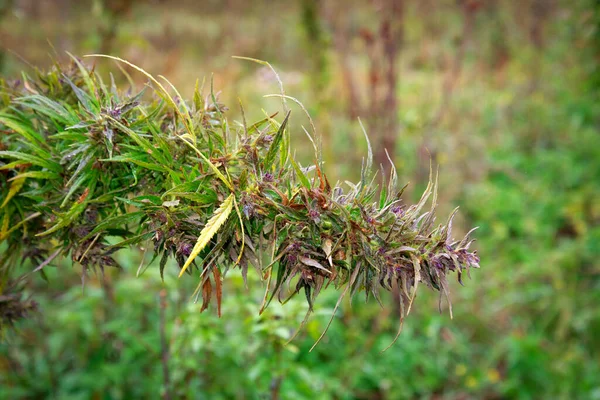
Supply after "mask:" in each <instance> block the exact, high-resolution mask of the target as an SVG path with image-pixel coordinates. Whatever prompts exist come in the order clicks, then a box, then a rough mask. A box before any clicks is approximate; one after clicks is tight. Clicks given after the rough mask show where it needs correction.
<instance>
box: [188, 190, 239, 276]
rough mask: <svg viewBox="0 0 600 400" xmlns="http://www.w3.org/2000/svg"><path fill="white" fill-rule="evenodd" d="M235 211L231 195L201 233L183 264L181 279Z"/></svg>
mask: <svg viewBox="0 0 600 400" xmlns="http://www.w3.org/2000/svg"><path fill="white" fill-rule="evenodd" d="M232 209H233V194H230V195H229V197H228V198H226V199H225V201H224V202H223V203H221V205H220V206H219V208H218V209H217V211H215V213H214V214H213V216H212V217H210V219H209V220H208V222H207V223H206V226H205V227H204V228H203V229H202V232H200V236H199V237H198V241H197V242H196V244H195V245H194V248H193V249H192V252H191V253H190V256H189V257H188V259H187V260H186V262H185V264H183V268H181V272H180V273H179V277H181V275H183V273H184V272H185V270H186V269H187V268H188V267H189V266H190V264H191V263H192V261H194V259H195V258H196V257H197V256H198V254H200V252H201V251H202V250H203V249H204V248H205V247H206V245H207V244H208V242H210V239H212V237H213V236H215V234H216V233H217V232H218V231H219V228H220V227H221V226H222V225H223V224H224V223H225V221H227V218H228V217H229V214H231V210H232Z"/></svg>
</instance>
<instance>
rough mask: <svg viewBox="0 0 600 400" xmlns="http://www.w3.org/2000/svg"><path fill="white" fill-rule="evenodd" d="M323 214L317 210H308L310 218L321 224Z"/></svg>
mask: <svg viewBox="0 0 600 400" xmlns="http://www.w3.org/2000/svg"><path fill="white" fill-rule="evenodd" d="M320 216H321V214H319V212H318V211H317V210H315V209H310V210H308V218H310V219H312V220H313V221H315V222H317V223H318V222H319V221H320V220H321V218H320Z"/></svg>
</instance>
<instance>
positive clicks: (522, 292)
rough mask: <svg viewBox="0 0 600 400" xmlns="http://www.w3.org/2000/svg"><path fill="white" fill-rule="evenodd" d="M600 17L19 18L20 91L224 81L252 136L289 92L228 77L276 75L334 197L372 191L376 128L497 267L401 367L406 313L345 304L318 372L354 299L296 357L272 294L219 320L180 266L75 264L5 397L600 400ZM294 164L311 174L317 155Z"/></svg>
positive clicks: (469, 286) (433, 325)
mask: <svg viewBox="0 0 600 400" xmlns="http://www.w3.org/2000/svg"><path fill="white" fill-rule="evenodd" d="M598 7H599V6H598V4H597V2H594V1H592V0H576V1H566V0H564V1H562V0H527V1H519V2H515V1H510V0H496V1H493V0H488V1H483V0H481V1H476V0H468V1H425V0H422V1H419V2H416V1H409V0H404V1H392V0H390V1H383V0H382V1H358V0H354V1H349V2H343V3H342V2H337V1H333V0H332V1H324V2H316V1H311V0H302V1H300V0H298V1H287V2H271V1H252V2H249V1H238V0H228V1H226V2H216V1H215V2H212V1H206V2H196V1H162V2H160V1H155V2H151V1H143V0H140V1H116V0H114V1H112V0H107V1H99V0H98V1H77V2H76V1H70V0H55V1H50V0H43V1H35V0H29V1H25V0H20V1H19V0H14V1H11V0H8V1H7V0H4V1H1V0H0V18H1V19H0V24H1V25H0V46H1V48H0V49H1V51H2V53H1V55H0V62H1V66H0V68H2V76H3V77H6V78H9V77H12V78H17V77H18V76H19V74H20V71H21V70H23V69H28V68H29V67H28V65H27V64H28V63H30V64H31V65H35V66H38V67H44V66H49V65H50V64H51V63H52V58H53V57H54V58H56V57H58V58H59V59H61V60H65V59H66V55H65V54H64V51H65V50H68V51H70V52H72V53H75V54H86V53H92V52H105V53H109V54H114V55H118V56H120V57H123V58H126V59H128V60H130V61H132V62H134V63H136V64H138V65H141V66H143V67H144V68H145V69H146V70H148V71H149V72H151V73H154V74H156V75H158V74H162V75H165V76H167V77H168V78H169V80H170V81H172V82H173V83H174V84H175V85H176V86H177V87H178V88H179V89H180V91H181V92H182V95H183V96H184V97H187V98H189V97H191V94H192V93H193V90H194V83H195V80H196V78H202V77H203V76H206V77H210V75H211V74H214V85H215V88H216V89H217V90H222V92H221V94H220V101H222V102H223V103H225V104H228V105H230V108H231V110H229V111H228V113H229V114H230V118H232V119H236V118H238V119H239V111H237V110H238V107H237V106H236V105H237V104H238V97H239V98H241V99H242V101H243V103H244V104H251V105H252V106H251V107H249V106H247V107H246V108H247V109H248V110H249V111H251V112H254V113H255V114H254V115H249V116H247V118H248V119H249V120H250V119H255V118H261V117H262V114H261V112H260V110H261V108H263V109H264V110H265V111H267V112H269V111H272V110H275V109H277V108H278V107H279V100H278V99H272V98H263V95H264V94H268V93H276V92H277V90H278V89H277V85H276V81H275V80H274V78H273V76H272V74H271V73H270V72H269V70H268V69H266V68H261V67H260V66H257V65H255V64H252V63H247V62H243V61H240V60H235V59H232V58H231V57H230V56H232V55H240V56H248V57H255V58H260V59H264V60H268V61H269V62H271V63H272V64H273V65H274V66H275V67H276V69H277V70H278V71H279V73H280V75H281V78H282V80H283V81H284V83H285V86H286V92H287V93H288V94H290V95H293V96H294V97H296V98H298V99H300V100H301V101H302V102H303V103H304V104H306V105H307V107H308V108H309V111H310V112H311V114H312V115H313V116H314V118H315V122H316V125H317V127H318V130H319V132H320V133H321V135H322V136H323V142H324V157H325V161H326V164H327V169H328V171H329V174H330V175H329V179H330V180H331V181H336V180H337V179H338V178H342V177H350V178H352V179H355V180H357V179H358V178H359V176H358V175H359V173H360V168H357V165H359V164H360V160H361V158H362V156H363V155H364V154H366V145H365V144H364V142H363V141H362V131H361V129H360V127H359V126H358V123H357V119H356V117H361V119H362V120H363V122H364V123H365V126H366V127H367V129H368V131H369V132H370V135H371V137H372V138H374V139H373V142H374V147H375V148H376V157H375V158H376V162H377V163H379V162H381V161H382V159H383V158H382V154H384V153H382V149H383V148H384V147H387V148H388V149H389V150H390V153H391V155H392V156H393V158H394V160H395V162H396V165H397V166H398V172H399V175H400V178H399V179H400V181H401V182H403V181H410V182H411V185H410V186H409V188H408V195H409V196H412V197H413V200H414V199H415V198H416V197H418V195H419V194H420V192H421V191H422V189H423V187H424V186H425V185H426V181H427V173H428V165H429V159H430V158H431V159H433V161H434V162H435V163H436V164H439V166H440V203H441V204H442V205H443V206H444V207H446V209H445V210H443V209H442V210H441V212H442V213H448V212H450V211H451V209H452V208H453V207H454V206H456V205H460V206H461V211H460V213H459V217H458V220H457V221H456V224H455V225H456V226H455V229H457V230H458V231H459V232H462V233H465V232H466V230H467V229H468V227H470V226H480V230H479V231H478V232H477V234H476V237H477V239H478V242H477V243H476V244H475V246H476V248H477V249H478V252H479V253H480V254H481V255H482V263H481V264H482V269H481V270H478V271H475V273H472V274H471V275H472V279H471V280H466V281H465V287H459V285H457V284H452V288H451V289H452V297H453V300H454V302H455V304H456V306H455V307H454V310H453V311H454V319H453V320H450V318H449V316H448V315H447V313H445V312H443V313H441V314H438V312H437V295H436V294H435V293H433V292H426V291H422V292H420V294H419V298H418V300H417V302H416V304H415V308H414V310H413V313H412V315H411V317H412V318H409V319H407V320H406V323H405V327H404V332H403V334H402V335H401V337H400V339H399V340H398V342H397V343H396V344H395V345H394V347H392V348H391V349H390V350H388V351H387V352H385V353H383V354H381V353H380V352H379V351H380V350H381V349H382V348H384V347H385V346H386V345H387V344H388V343H389V342H390V341H391V340H392V339H393V337H394V335H395V331H396V325H397V317H396V316H395V311H394V307H393V300H392V299H391V298H389V297H388V298H385V297H384V298H383V303H384V307H383V308H381V307H380V306H379V305H378V304H377V303H376V302H370V303H368V304H364V302H363V301H362V299H360V298H358V297H357V298H356V299H355V300H354V302H353V304H352V305H350V304H349V303H344V304H343V305H342V307H341V309H340V310H339V311H338V313H339V314H338V318H336V320H334V322H333V324H332V326H331V328H330V330H329V332H328V334H327V336H326V337H325V338H324V340H323V342H322V343H321V344H320V345H319V346H317V347H316V348H315V350H314V351H312V352H310V353H309V352H308V349H309V348H310V347H311V346H312V344H313V343H314V341H315V340H316V338H318V336H319V335H320V333H321V331H322V330H323V328H324V326H325V324H326V323H327V321H328V319H329V316H330V314H331V311H332V308H333V306H334V305H335V302H336V300H337V294H336V293H335V292H330V291H324V292H323V293H322V296H321V297H320V298H319V301H318V302H317V303H316V304H315V308H316V313H315V315H314V316H313V317H312V318H311V319H310V320H309V322H308V323H307V325H306V328H305V329H304V331H303V332H302V333H301V334H300V335H299V336H298V337H297V338H296V339H295V340H294V341H293V342H292V343H291V344H288V345H285V343H286V342H287V340H288V339H289V338H290V337H291V335H292V334H293V333H294V331H295V329H296V328H297V327H298V326H299V325H300V322H301V321H302V319H303V317H304V314H305V312H306V304H305V303H304V301H303V300H302V299H298V300H293V301H291V302H290V303H288V304H287V305H286V307H285V309H281V308H280V307H278V305H277V304H275V303H273V304H272V305H273V306H274V307H273V308H271V309H269V310H268V311H267V313H266V314H263V316H261V317H258V316H257V311H258V308H259V307H260V303H261V300H262V295H263V292H262V290H261V288H260V284H259V283H258V282H254V284H252V285H249V286H250V287H251V288H256V291H254V290H252V289H251V290H246V289H245V288H244V284H243V280H242V277H241V276H239V274H235V273H230V274H229V276H228V282H227V285H226V286H225V289H224V290H227V292H228V293H226V295H225V296H224V302H223V305H222V313H223V314H224V317H223V318H221V319H218V318H217V316H216V311H215V309H214V305H213V306H211V308H210V309H209V312H208V313H206V312H205V313H203V314H200V313H199V310H200V307H201V305H200V304H194V303H192V302H191V301H189V297H190V294H191V293H192V292H193V290H194V288H195V285H196V283H195V282H192V281H191V280H190V281H189V282H188V280H180V281H179V280H177V279H176V268H167V269H166V274H165V275H166V276H165V283H164V284H163V283H162V282H161V280H160V276H159V274H158V271H157V269H158V268H155V270H154V271H152V270H151V271H148V273H146V274H144V275H143V276H142V277H139V278H136V271H137V269H138V266H139V263H140V259H141V257H142V252H139V253H138V252H132V253H130V254H120V255H118V257H120V258H119V260H118V261H119V262H120V264H121V265H122V266H123V269H122V270H111V271H109V272H108V273H107V274H106V276H105V277H104V279H103V278H102V276H97V277H93V276H90V279H89V280H88V282H87V283H86V288H85V290H84V291H83V292H82V290H81V286H80V280H81V271H80V269H79V268H78V267H76V266H75V267H71V266H69V265H66V264H65V265H64V266H62V267H60V268H55V269H49V270H48V271H47V278H48V280H47V281H45V280H43V279H42V277H41V276H40V275H31V276H30V277H29V282H27V284H28V291H29V293H35V297H34V298H35V300H36V301H37V302H38V303H39V304H38V312H37V313H33V314H31V315H30V318H29V319H27V320H24V321H21V322H19V323H18V324H17V325H16V329H15V330H14V331H12V332H10V333H9V334H8V335H7V336H6V337H5V338H4V340H3V342H2V344H0V371H1V373H0V387H1V390H0V398H7V399H12V398H45V397H53V398H61V399H62V398H66V399H76V398H82V399H87V398H115V399H118V398H137V397H155V396H156V394H157V393H161V394H162V396H163V397H165V398H167V397H171V398H176V397H188V398H210V399H212V398H223V399H225V398H283V399H287V398H290V399H292V398H323V399H328V398H340V399H341V398H364V399H383V398H385V399H387V398H389V399H397V398H435V399H439V398H452V399H454V398H457V399H468V398H489V399H494V398H518V399H521V398H522V399H528V398H569V399H570V398H582V399H590V398H591V399H593V398H600V379H599V378H598V376H600V363H599V362H598V361H599V359H600V337H599V336H598V334H597V332H598V331H600V308H599V307H598V304H599V302H600V263H599V261H598V257H599V256H600V254H599V253H600V245H599V244H598V243H599V241H600V227H599V222H600V202H599V201H598V198H599V196H600V132H599V128H600V109H599V108H600V101H599V100H600V99H599V98H598V93H600V91H599V89H600V71H599V69H598V58H597V57H598V53H599V48H600V45H599V40H598V39H599V35H600V33H599V25H598V24H599V21H600V14H599V12H600V11H599V10H598ZM49 54H50V56H49ZM97 68H98V69H99V70H100V71H107V70H108V69H110V70H111V71H113V72H114V71H115V68H116V67H115V65H114V64H111V63H110V62H107V63H104V62H99V61H98V62H97ZM115 78H116V79H121V80H122V81H123V83H126V80H125V78H124V77H123V75H120V76H117V74H115ZM132 78H133V79H134V80H136V82H137V84H139V85H143V84H144V83H145V79H144V78H143V77H142V76H140V75H135V74H132ZM299 114H300V113H296V115H295V118H296V119H295V121H293V122H292V123H293V124H296V126H297V127H299V126H300V125H301V124H304V125H306V121H303V120H302V118H301V117H300V116H299ZM295 131H296V132H298V131H299V130H298V129H296V130H295ZM292 144H293V146H294V147H295V148H296V149H297V156H298V158H299V159H300V160H302V161H306V162H308V161H310V157H311V154H312V150H311V146H310V144H309V143H308V142H307V140H306V138H305V137H304V136H298V137H292ZM417 200H418V199H417ZM457 236H458V234H457ZM23 267H24V268H27V267H33V266H31V265H24V266H23ZM168 271H170V272H168ZM161 321H162V322H161ZM163 360H165V361H163ZM165 365H166V366H167V368H166V375H167V376H168V380H166V379H165V368H164V367H165Z"/></svg>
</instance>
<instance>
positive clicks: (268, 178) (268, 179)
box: [263, 172, 275, 182]
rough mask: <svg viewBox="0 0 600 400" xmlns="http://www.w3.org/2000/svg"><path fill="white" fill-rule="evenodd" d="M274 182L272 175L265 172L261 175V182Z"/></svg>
mask: <svg viewBox="0 0 600 400" xmlns="http://www.w3.org/2000/svg"><path fill="white" fill-rule="evenodd" d="M274 180H275V177H274V176H273V174H272V173H270V172H265V173H264V174H263V181H265V182H273V181H274Z"/></svg>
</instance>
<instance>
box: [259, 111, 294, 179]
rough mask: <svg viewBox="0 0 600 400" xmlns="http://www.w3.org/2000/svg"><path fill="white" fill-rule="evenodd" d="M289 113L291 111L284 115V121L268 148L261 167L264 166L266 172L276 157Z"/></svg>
mask: <svg viewBox="0 0 600 400" xmlns="http://www.w3.org/2000/svg"><path fill="white" fill-rule="evenodd" d="M290 113H291V111H288V113H287V114H286V116H285V119H284V120H283V122H282V123H281V126H280V127H279V129H278V130H277V133H276V134H275V137H274V138H273V142H271V146H270V147H269V151H268V152H267V155H266V156H265V160H264V163H263V165H264V166H265V169H266V170H269V169H270V168H271V166H272V165H273V162H274V161H275V157H277V151H278V150H279V146H280V145H281V140H282V139H283V134H284V132H285V127H286V126H287V123H288V120H289V119H290Z"/></svg>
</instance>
